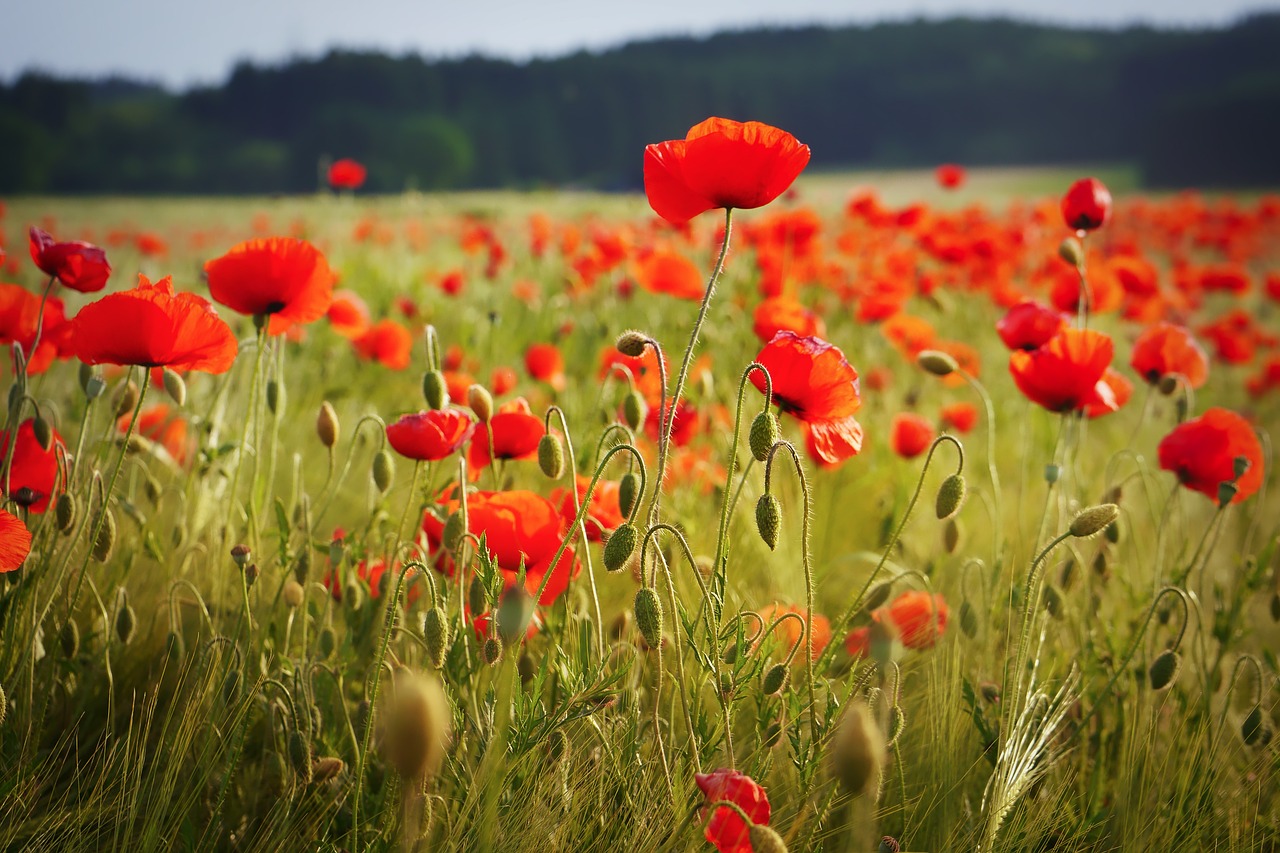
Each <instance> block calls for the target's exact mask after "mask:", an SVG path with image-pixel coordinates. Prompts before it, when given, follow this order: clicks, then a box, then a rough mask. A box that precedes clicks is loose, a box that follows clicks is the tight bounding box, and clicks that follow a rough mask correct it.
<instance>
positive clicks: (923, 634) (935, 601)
mask: <svg viewBox="0 0 1280 853" xmlns="http://www.w3.org/2000/svg"><path fill="white" fill-rule="evenodd" d="M948 612H949V611H948V609H947V602H946V600H945V599H943V597H942V596H941V595H937V594H935V595H930V594H929V593H927V592H925V591H923V590H918V589H911V590H907V591H906V592H904V593H902V594H900V595H899V596H898V597H897V598H895V599H894V600H893V601H892V602H891V603H890V604H889V605H888V606H887V607H881V608H880V609H879V610H877V611H875V612H874V613H873V614H872V616H871V618H873V619H875V620H876V621H877V622H881V623H883V622H886V621H887V622H889V623H890V624H891V625H892V626H893V627H894V629H895V630H896V631H897V632H898V637H899V639H901V640H902V645H904V646H906V647H907V648H909V649H929V648H933V645H934V643H936V642H937V641H938V638H939V637H941V636H942V632H943V631H944V630H946V627H947V614H948Z"/></svg>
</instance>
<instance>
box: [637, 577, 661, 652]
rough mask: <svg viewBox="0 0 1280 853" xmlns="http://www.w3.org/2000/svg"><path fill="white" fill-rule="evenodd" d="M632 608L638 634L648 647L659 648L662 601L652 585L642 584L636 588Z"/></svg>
mask: <svg viewBox="0 0 1280 853" xmlns="http://www.w3.org/2000/svg"><path fill="white" fill-rule="evenodd" d="M634 610H635V613H636V627H638V628H639V629H640V636H642V637H644V641H645V642H646V643H647V644H648V645H649V648H651V649H656V648H659V647H660V646H661V644H662V602H661V601H660V600H659V599H658V593H657V592H655V591H654V589H653V587H648V586H642V587H640V589H638V590H636V599H635V605H634Z"/></svg>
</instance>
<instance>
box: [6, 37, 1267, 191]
mask: <svg viewBox="0 0 1280 853" xmlns="http://www.w3.org/2000/svg"><path fill="white" fill-rule="evenodd" d="M1278 45H1280V14H1265V15H1256V16H1252V17H1249V18H1246V19H1243V20H1241V21H1239V22H1237V23H1235V24H1234V25H1232V26H1229V27H1225V28H1221V29H1212V30H1161V29H1151V28H1146V27H1134V28H1128V29H1120V30H1108V29H1074V28H1064V27H1054V26H1045V25H1038V24H1029V23H1020V22H1016V21H1010V20H998V19H991V20H975V19H952V20H944V21H909V22H898V23H882V24H876V25H870V26H854V27H841V28H823V27H804V28H792V29H756V30H743V31H736V32H727V33H722V34H718V35H714V36H711V37H707V38H664V39H656V40H648V41H643V42H635V43H631V44H627V45H624V46H621V47H618V48H614V49H610V50H606V51H601V52H585V51H584V52H579V53H575V54H571V55H566V56H562V57H557V58H553V59H539V60H534V61H530V62H525V63H517V62H511V61H506V60H499V59H492V58H485V57H479V56H472V57H465V58H460V59H447V60H446V59H440V60H431V59H426V58H423V57H421V56H416V55H407V56H399V57H393V56H388V55H385V54H380V53H374V52H352V51H341V50H338V51H333V52H330V53H328V54H327V55H325V56H323V57H316V58H301V59H294V60H291V61H289V62H287V63H283V64H278V65H254V64H249V63H242V64H240V65H238V66H236V67H235V69H234V70H233V71H232V72H231V74H230V75H229V76H228V78H227V80H226V81H225V82H224V83H223V84H222V85H219V86H213V87H204V88H195V89H191V90H189V91H184V92H176V93H175V92H169V91H166V90H165V89H163V88H160V87H158V86H154V85H149V84H146V83H141V82H137V81H128V80H119V79H111V80H98V81H89V80H70V79H58V78H55V77H51V76H48V75H44V74H39V73H27V74H25V75H23V76H21V77H19V78H18V79H16V80H14V81H12V82H11V83H8V84H5V85H0V149H2V150H3V156H0V192H4V193H9V194H13V193H144V194H146V193H175V194H177V193H278V192H279V193H294V192H306V191H311V190H314V189H315V188H316V187H317V185H318V183H319V175H320V173H321V170H322V167H323V164H324V163H326V162H327V161H328V160H330V159H332V158H338V157H353V158H356V159H358V160H361V161H363V162H365V163H366V164H367V165H368V167H369V179H368V184H367V188H368V189H369V190H372V191H384V192H394V191H400V190H403V189H406V188H418V189H445V188H464V187H530V186H566V185H571V186H583V187H596V188H602V189H629V188H632V187H637V186H639V183H640V167H641V157H640V151H641V148H642V147H643V145H644V144H646V143H648V142H654V141H658V140H661V139H668V138H673V137H678V136H682V135H683V134H684V131H685V130H686V129H687V128H688V127H689V126H690V125H692V124H694V123H696V122H697V121H699V120H701V119H702V118H704V117H706V116H708V115H723V116H727V117H731V118H738V119H758V120H761V121H766V122H769V123H771V124H776V125H778V126H781V127H784V128H786V129H787V130H789V131H791V132H792V133H794V134H795V135H796V136H797V137H799V138H800V139H801V140H803V141H805V142H807V143H808V144H809V145H810V146H811V147H812V149H813V165H814V167H817V168H831V169H835V168H865V167H910V166H932V165H935V164H937V163H940V162H947V161H950V162H958V163H962V164H965V165H971V166H972V165H983V164H1067V163H1099V162H1124V163H1132V164H1135V165H1137V166H1138V167H1139V169H1140V172H1141V175H1142V178H1143V181H1144V183H1146V184H1147V185H1148V186H1163V187H1171V186H1182V185H1198V186H1210V187H1212V186H1219V187H1229V186H1275V185H1280V156H1277V153H1276V152H1277V150H1280V50H1277V49H1276V48H1277V46H1278Z"/></svg>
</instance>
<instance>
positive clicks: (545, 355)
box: [524, 344, 564, 391]
mask: <svg viewBox="0 0 1280 853" xmlns="http://www.w3.org/2000/svg"><path fill="white" fill-rule="evenodd" d="M524 369H525V370H527V371H529V375H530V376H532V377H533V378H534V379H537V380H539V381H541V382H546V383H547V384H548V385H550V386H551V387H552V388H554V389H555V390H557V391H563V390H564V356H563V355H561V354H560V349H559V347H557V346H556V345H555V344H533V345H531V346H530V347H529V348H528V349H526V350H525V351H524Z"/></svg>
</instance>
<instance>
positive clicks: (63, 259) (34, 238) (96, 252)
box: [30, 227, 111, 293]
mask: <svg viewBox="0 0 1280 853" xmlns="http://www.w3.org/2000/svg"><path fill="white" fill-rule="evenodd" d="M30 238H31V260H32V261H34V262H35V265H36V266H37V267H39V268H40V271H41V272H43V273H44V274H45V275H50V276H53V277H54V278H56V279H57V280H58V281H60V282H62V284H63V286H64V287H69V288H71V289H72V290H78V291H80V292H81V293H96V292H98V291H99V290H102V288H104V287H106V286H107V279H108V278H109V277H110V276H111V264H109V263H107V253H106V252H104V251H103V250H102V249H100V248H98V247H97V246H94V245H93V244H91V243H85V242H82V241H80V240H76V241H73V242H70V243H59V242H57V241H56V240H54V239H53V237H51V236H50V235H49V233H48V232H47V231H42V230H41V229H39V228H34V227H33V228H32V229H31V232H30Z"/></svg>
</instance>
